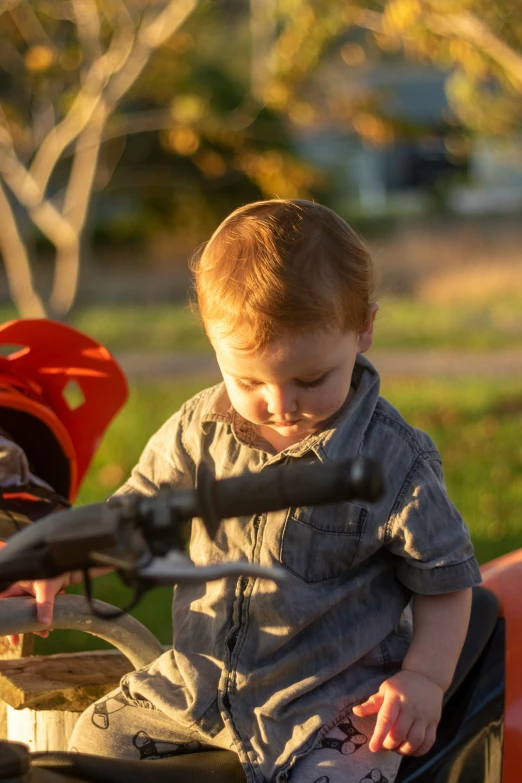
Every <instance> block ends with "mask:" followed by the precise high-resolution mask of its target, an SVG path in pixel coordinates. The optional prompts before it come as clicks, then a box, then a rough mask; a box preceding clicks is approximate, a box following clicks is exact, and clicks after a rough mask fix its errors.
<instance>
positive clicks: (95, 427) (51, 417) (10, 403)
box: [0, 319, 128, 502]
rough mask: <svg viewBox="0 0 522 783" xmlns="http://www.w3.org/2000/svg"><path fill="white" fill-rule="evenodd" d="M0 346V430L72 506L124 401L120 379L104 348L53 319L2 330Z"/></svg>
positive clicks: (124, 387) (122, 378) (5, 326)
mask: <svg viewBox="0 0 522 783" xmlns="http://www.w3.org/2000/svg"><path fill="white" fill-rule="evenodd" d="M2 346H5V348H7V355H3V356H0V426H2V427H3V428H4V429H5V430H6V432H7V433H8V434H9V435H10V436H11V437H12V438H13V439H14V440H15V441H16V442H17V443H18V444H19V445H20V446H21V447H22V448H23V449H24V451H25V453H26V454H27V457H28V459H29V461H30V463H31V466H32V470H33V471H34V472H35V473H36V475H38V476H40V478H42V479H44V480H45V481H47V482H48V483H49V484H50V485H51V486H52V487H53V489H55V490H56V491H57V492H59V493H60V494H62V495H63V496H64V497H66V498H67V499H68V500H69V501H70V502H73V501H74V499H75V497H76V495H77V493H78V489H79V487H80V484H81V482H82V480H83V478H84V476H85V474H86V472H87V469H88V467H89V465H90V463H91V460H92V458H93V456H94V454H95V452H96V450H97V448H98V445H99V443H100V441H101V438H102V436H103V434H104V432H105V430H106V429H107V426H108V425H109V423H110V421H111V420H112V418H113V417H114V416H115V414H116V413H117V412H118V410H119V409H120V408H121V407H122V405H123V404H124V403H125V401H126V400H127V397H128V386H127V381H126V379H125V376H124V374H123V372H122V370H121V368H120V366H119V365H118V363H117V362H116V360H115V359H114V358H113V357H112V356H111V354H110V353H109V351H108V350H107V349H106V348H104V347H103V345H100V343H97V342H96V341H95V340H92V339H91V338H90V337H87V335H85V334H82V333H81V332H79V331H77V330H76V329H73V328H72V327H70V326H65V325H64V324H61V323H57V322H56V321H50V320H46V319H22V320H19V321H10V322H9V323H6V324H3V325H2V326H0V351H1V350H2ZM5 348H4V351H5ZM11 349H12V350H11Z"/></svg>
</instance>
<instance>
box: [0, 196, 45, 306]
mask: <svg viewBox="0 0 522 783" xmlns="http://www.w3.org/2000/svg"><path fill="white" fill-rule="evenodd" d="M0 223H1V224H2V230H1V231H0V250H1V251H2V257H3V259H4V265H5V271H6V276H7V284H8V287H9V293H10V295H11V299H12V300H13V302H14V305H15V307H16V309H17V310H18V312H19V313H20V315H21V316H22V317H23V318H45V315H46V313H45V308H44V306H43V304H42V300H41V299H40V297H39V296H38V294H37V293H36V291H35V289H34V285H33V279H32V275H31V265H30V263H29V258H28V256H27V252H26V250H25V246H24V243H23V241H22V238H21V237H20V233H19V231H18V227H17V225H16V221H15V218H14V215H13V210H12V209H11V205H10V204H9V201H8V200H7V196H6V195H5V191H4V189H3V187H2V184H1V183H0Z"/></svg>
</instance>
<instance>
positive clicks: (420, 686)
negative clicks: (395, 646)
mask: <svg viewBox="0 0 522 783" xmlns="http://www.w3.org/2000/svg"><path fill="white" fill-rule="evenodd" d="M443 695H444V691H443V689H442V688H441V687H440V685H437V683H435V682H433V681H432V680H430V679H429V678H428V677H425V676H424V675H423V674H418V673H417V672H413V671H409V670H406V669H403V671H401V672H399V673H398V674H395V675H394V676H393V677H390V679H389V680H385V682H383V684H382V685H381V687H380V688H379V691H378V693H375V694H373V696H370V698H369V699H367V701H365V702H364V703H363V704H359V706H357V707H354V708H353V712H354V714H355V715H358V716H359V717H361V718H362V717H365V716H366V715H374V714H375V713H378V716H377V723H376V724H375V730H374V732H373V735H372V738H371V740H370V744H369V748H370V750H372V751H378V750H381V748H385V749H386V750H395V751H396V752H397V753H401V754H403V755H405V756H422V755H423V754H424V753H427V752H428V750H429V749H430V748H431V746H432V745H433V743H434V742H435V734H436V731H437V725H438V723H439V720H440V714H441V711H442V697H443Z"/></svg>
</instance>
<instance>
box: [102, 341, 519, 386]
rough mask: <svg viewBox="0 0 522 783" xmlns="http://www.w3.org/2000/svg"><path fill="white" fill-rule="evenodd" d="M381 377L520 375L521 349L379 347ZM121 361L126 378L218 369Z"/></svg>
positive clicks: (174, 361) (153, 359)
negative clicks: (428, 349) (382, 348)
mask: <svg viewBox="0 0 522 783" xmlns="http://www.w3.org/2000/svg"><path fill="white" fill-rule="evenodd" d="M368 357H369V358H370V360H371V361H372V362H373V363H374V364H375V366H376V367H377V369H378V370H379V372H380V374H381V375H382V377H383V378H385V377H386V378H393V377H410V378H412V377H426V376H438V377H446V378H462V377H470V376H471V377H473V376H475V377H478V378H495V377H504V378H506V377H509V376H513V377H520V376H522V350H521V349H510V350H504V351H487V352H484V351H476V352H462V351H446V350H432V351H382V350H373V351H371V352H370V353H369V354H368ZM117 359H118V360H119V362H120V363H121V365H122V367H123V369H124V371H125V372H126V374H127V377H128V378H129V380H133V381H134V380H139V381H156V380H161V379H162V380H168V379H174V378H179V377H182V378H184V379H185V378H189V377H191V378H204V379H205V380H207V381H209V382H211V381H213V380H214V379H215V380H219V378H220V375H219V369H218V366H217V364H216V361H215V359H214V357H213V356H201V355H194V354H182V353H170V352H169V353H153V354H147V353H120V354H117Z"/></svg>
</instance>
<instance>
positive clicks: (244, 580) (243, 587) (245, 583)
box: [240, 576, 248, 592]
mask: <svg viewBox="0 0 522 783" xmlns="http://www.w3.org/2000/svg"><path fill="white" fill-rule="evenodd" d="M240 586H241V590H243V592H244V591H245V590H246V589H247V587H248V576H242V577H241V582H240Z"/></svg>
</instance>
